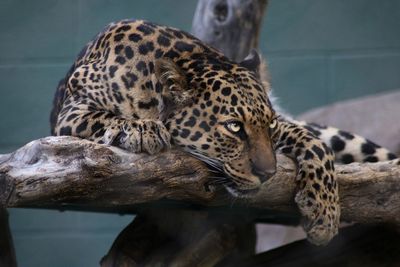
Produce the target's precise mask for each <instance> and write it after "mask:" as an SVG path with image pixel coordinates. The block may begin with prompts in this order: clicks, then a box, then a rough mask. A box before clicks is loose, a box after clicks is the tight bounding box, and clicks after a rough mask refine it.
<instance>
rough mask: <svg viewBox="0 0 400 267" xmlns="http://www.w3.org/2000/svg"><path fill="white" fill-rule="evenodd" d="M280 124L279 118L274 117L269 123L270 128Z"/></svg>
mask: <svg viewBox="0 0 400 267" xmlns="http://www.w3.org/2000/svg"><path fill="white" fill-rule="evenodd" d="M277 124H278V120H277V119H273V120H272V121H271V122H270V123H269V128H270V129H275V127H276V125H277Z"/></svg>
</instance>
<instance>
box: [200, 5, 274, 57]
mask: <svg viewBox="0 0 400 267" xmlns="http://www.w3.org/2000/svg"><path fill="white" fill-rule="evenodd" d="M267 4H268V1H267V0H199V2H198V4H197V9H196V12H195V15H194V18H193V23H192V33H193V34H194V35H195V36H196V37H198V38H199V39H201V40H202V41H204V42H205V43H207V44H209V45H211V46H213V47H215V48H217V49H219V50H220V51H222V52H223V53H224V54H225V55H226V56H227V57H228V58H230V59H232V60H234V61H236V62H239V61H241V60H243V59H244V58H245V57H246V56H247V55H248V53H249V51H250V50H251V49H252V48H257V47H258V39H259V34H260V29H261V21H262V18H263V15H264V12H265V9H266V6H267Z"/></svg>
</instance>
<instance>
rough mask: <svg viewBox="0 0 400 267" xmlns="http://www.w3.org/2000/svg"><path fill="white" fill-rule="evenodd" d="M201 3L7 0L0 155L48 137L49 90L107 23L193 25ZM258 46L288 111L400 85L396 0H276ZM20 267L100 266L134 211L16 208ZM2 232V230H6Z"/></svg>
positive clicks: (2, 10)
mask: <svg viewBox="0 0 400 267" xmlns="http://www.w3.org/2000/svg"><path fill="white" fill-rule="evenodd" d="M196 4H197V1H196V0H163V1H161V0H158V1H157V0H146V1H132V0H119V1H112V0H69V1H65V0H37V1H31V0H1V1H0V25H1V26H0V27H1V30H0V122H1V123H0V133H1V139H0V153H8V152H11V151H13V150H15V149H16V148H18V147H20V146H22V145H23V144H25V143H27V142H29V141H30V140H33V139H37V138H40V137H43V136H47V135H49V123H48V118H49V113H50V109H51V103H52V97H53V93H54V91H55V88H56V86H57V83H58V81H59V79H60V78H62V77H63V76H64V75H65V73H66V71H67V70H68V68H69V67H70V65H71V63H72V62H73V60H74V58H75V56H76V55H77V53H78V52H79V50H80V49H81V48H82V47H83V45H84V44H85V43H86V42H87V41H88V40H90V39H91V38H92V37H93V36H94V35H95V34H96V33H97V32H98V31H99V30H101V29H102V28H103V27H104V26H105V25H106V24H107V23H109V22H111V21H115V20H120V19H124V18H142V19H146V20H150V21H154V22H157V23H160V24H166V25H171V26H174V27H177V28H181V29H184V30H186V31H189V30H190V28H191V23H192V18H193V14H194V11H195V8H196ZM260 49H261V52H262V53H263V54H264V56H265V57H266V58H267V60H268V62H269V69H270V76H271V79H272V87H273V88H274V91H275V93H276V94H277V96H279V98H280V103H281V104H282V106H283V107H284V108H285V109H286V110H288V111H289V112H291V113H292V114H295V115H297V114H300V113H301V112H304V111H307V110H309V109H311V108H314V107H318V106H323V105H327V104H329V103H333V102H336V101H339V100H344V99H350V98H354V97H359V96H364V95H369V94H374V93H379V92H383V91H391V90H395V89H398V88H400V1H398V0H385V1H376V0H352V1H348V0H335V1H332V0H296V1H293V0H270V3H269V6H268V9H267V12H266V15H265V18H264V22H263V28H262V36H261V44H260ZM9 212H10V224H11V228H12V234H13V237H14V243H15V249H16V253H17V260H18V263H19V266H22V267H25V266H41V267H47V266H49V267H50V266H66V267H67V266H68V267H70V266H85V267H86V266H98V262H99V260H100V259H101V257H102V256H103V255H104V254H105V253H106V252H107V250H108V249H109V247H110V246H111V244H112V242H113V240H114V239H115V237H116V235H117V234H118V233H119V232H120V231H121V229H122V228H123V227H124V226H125V225H127V224H128V223H129V222H130V221H131V220H132V217H133V216H131V215H124V216H121V215H117V214H97V213H82V212H67V211H65V212H60V211H46V210H28V209H10V210H9ZM0 238H1V237H0Z"/></svg>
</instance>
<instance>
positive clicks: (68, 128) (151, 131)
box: [51, 20, 340, 244]
mask: <svg viewBox="0 0 400 267" xmlns="http://www.w3.org/2000/svg"><path fill="white" fill-rule="evenodd" d="M259 65H260V60H259V57H258V55H257V54H256V53H254V52H253V53H251V54H250V55H249V57H248V58H246V59H245V60H244V61H243V62H240V63H235V62H232V61H230V60H229V59H227V58H226V57H224V56H223V55H222V54H221V53H220V52H218V51H217V50H215V49H213V48H211V47H209V46H207V45H205V44H203V43H202V42H201V41H199V40H198V39H196V38H195V37H193V36H191V35H190V34H187V33H185V32H182V31H180V30H177V29H174V28H169V27H165V26H160V25H155V24H153V23H149V22H145V21H133V20H125V21H120V22H117V23H112V24H110V25H109V26H108V27H106V29H105V30H103V31H102V32H101V33H99V34H98V35H97V37H96V38H94V40H92V41H91V42H89V43H88V45H87V46H86V47H85V48H84V49H83V51H82V52H81V53H80V55H79V56H78V58H77V59H76V61H75V63H74V65H73V66H72V68H71V69H70V71H69V72H68V74H67V76H66V77H65V79H63V80H62V81H61V82H60V84H59V87H58V89H57V92H56V95H55V98H54V107H53V111H52V114H51V124H52V133H53V134H55V135H73V136H78V137H81V138H86V139H89V140H92V141H95V142H98V143H105V144H110V145H115V146H118V147H121V148H124V149H127V150H129V151H132V152H135V153H140V152H147V153H150V154H153V153H157V152H159V151H161V150H163V149H168V148H169V147H170V146H171V145H174V146H178V147H181V148H182V149H184V150H186V151H188V152H189V153H191V154H192V155H194V156H196V157H198V158H200V159H201V160H203V161H205V162H206V163H207V164H209V165H210V166H212V167H213V168H214V169H217V170H219V171H221V172H223V173H224V178H221V179H222V180H220V181H223V182H224V185H225V186H226V187H227V189H228V190H229V191H230V192H232V193H233V194H235V195H238V196H245V195H248V194H252V193H254V192H256V191H257V190H258V189H259V188H260V185H261V184H262V183H263V182H264V181H266V180H267V179H268V178H269V177H270V176H272V175H273V174H274V173H275V171H276V159H275V152H276V150H279V151H281V152H282V153H284V154H286V155H288V156H290V157H292V158H295V159H296V160H297V162H298V165H299V173H298V177H297V182H298V192H297V194H296V198H295V200H296V202H297V203H298V205H299V208H300V211H301V212H302V214H303V215H304V217H305V218H306V224H305V229H306V230H307V233H308V236H309V239H310V241H312V242H314V243H315V244H325V243H326V242H328V241H329V240H330V239H331V238H332V237H333V236H334V235H335V234H336V233H337V229H338V223H339V217H340V207H339V199H338V192H337V183H336V180H335V170H334V166H333V160H334V156H333V154H332V152H331V150H330V148H329V147H327V146H326V145H325V144H324V143H323V142H322V141H321V140H320V139H318V138H316V137H315V136H314V135H313V133H312V131H310V130H309V129H307V128H305V127H302V126H301V125H299V124H298V123H296V122H291V121H288V120H284V119H283V118H281V119H278V120H277V118H278V117H279V115H278V114H277V113H276V112H275V110H274V109H273V107H272V106H271V103H270V101H269V98H268V96H267V91H269V84H267V83H266V84H263V83H261V81H260V75H259Z"/></svg>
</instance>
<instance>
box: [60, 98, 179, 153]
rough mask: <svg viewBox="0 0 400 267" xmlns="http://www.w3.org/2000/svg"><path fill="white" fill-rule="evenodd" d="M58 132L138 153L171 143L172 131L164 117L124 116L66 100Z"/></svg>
mask: <svg viewBox="0 0 400 267" xmlns="http://www.w3.org/2000/svg"><path fill="white" fill-rule="evenodd" d="M69 101H71V102H69ZM55 133H56V134H57V135H72V136H77V137H81V138H85V139H88V140H91V141H94V142H97V143H102V144H108V145H113V146H118V147H121V148H123V149H126V150H128V151H131V152H134V153H141V152H147V153H149V154H155V153H157V152H159V151H161V150H163V149H168V148H170V147H171V142H170V140H171V137H170V134H169V132H168V130H167V128H166V127H165V126H164V124H163V123H162V122H161V121H158V120H146V119H143V120H140V119H139V120H135V119H133V118H123V117H120V116H116V115H114V114H113V113H111V112H110V111H106V110H101V109H100V110H96V109H93V105H91V103H88V102H87V101H83V102H82V101H76V100H68V101H66V104H65V105H64V107H63V109H62V110H61V112H60V114H59V116H58V121H57V125H56V128H55Z"/></svg>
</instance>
